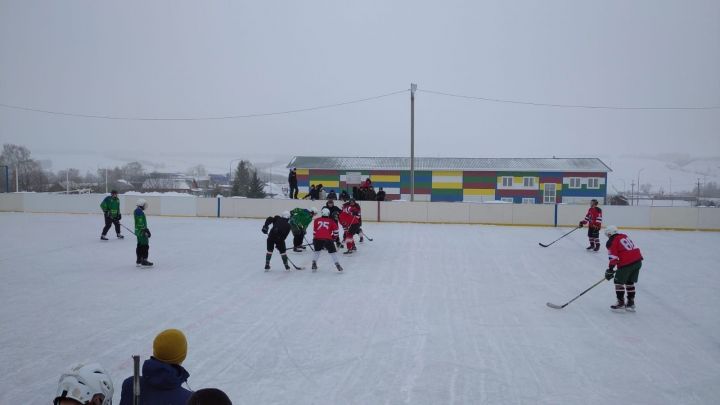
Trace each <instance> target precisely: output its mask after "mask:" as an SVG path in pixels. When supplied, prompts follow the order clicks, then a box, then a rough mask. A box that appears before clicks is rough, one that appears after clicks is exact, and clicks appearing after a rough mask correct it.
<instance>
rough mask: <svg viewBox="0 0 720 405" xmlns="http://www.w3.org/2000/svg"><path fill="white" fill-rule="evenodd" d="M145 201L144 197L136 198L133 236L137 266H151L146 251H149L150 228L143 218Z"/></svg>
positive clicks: (145, 206)
mask: <svg viewBox="0 0 720 405" xmlns="http://www.w3.org/2000/svg"><path fill="white" fill-rule="evenodd" d="M146 208H147V201H145V199H144V198H141V199H139V200H137V208H135V213H134V214H135V236H136V237H137V247H136V248H135V256H136V259H135V265H136V266H137V267H141V266H142V267H151V266H152V265H153V264H152V262H149V261H148V259H147V258H148V253H149V252H150V236H151V235H150V229H148V227H147V219H146V218H145V209H146Z"/></svg>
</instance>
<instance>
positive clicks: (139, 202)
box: [135, 198, 147, 208]
mask: <svg viewBox="0 0 720 405" xmlns="http://www.w3.org/2000/svg"><path fill="white" fill-rule="evenodd" d="M135 205H137V206H138V207H143V208H145V207H147V201H145V199H144V198H140V199H138V200H137V203H136V204H135Z"/></svg>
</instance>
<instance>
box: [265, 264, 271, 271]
mask: <svg viewBox="0 0 720 405" xmlns="http://www.w3.org/2000/svg"><path fill="white" fill-rule="evenodd" d="M265 271H266V272H268V271H270V263H265Z"/></svg>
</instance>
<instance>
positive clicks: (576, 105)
mask: <svg viewBox="0 0 720 405" xmlns="http://www.w3.org/2000/svg"><path fill="white" fill-rule="evenodd" d="M418 91H419V92H423V93H429V94H437V95H440V96H447V97H456V98H464V99H471V100H482V101H489V102H493V103H507V104H521V105H531V106H536V107H555V108H585V109H598V110H718V109H720V106H699V107H683V106H681V107H643V106H635V107H632V106H631V107H626V106H608V105H582V104H552V103H537V102H532V101H520V100H506V99H500V98H490V97H477V96H465V95H462V94H452V93H446V92H442V91H434V90H420V89H418Z"/></svg>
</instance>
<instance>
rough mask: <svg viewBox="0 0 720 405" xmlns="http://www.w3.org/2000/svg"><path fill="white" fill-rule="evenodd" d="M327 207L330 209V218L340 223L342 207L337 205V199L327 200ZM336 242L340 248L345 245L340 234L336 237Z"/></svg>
mask: <svg viewBox="0 0 720 405" xmlns="http://www.w3.org/2000/svg"><path fill="white" fill-rule="evenodd" d="M325 208H327V209H328V210H330V218H332V220H333V221H335V224H339V217H340V213H341V212H342V210H341V209H340V207H338V206H337V205H335V201H334V200H331V199H329V198H328V200H327V202H326V203H325ZM335 244H336V245H337V247H339V248H341V247H343V244H342V243H341V242H340V236H336V237H335Z"/></svg>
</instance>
